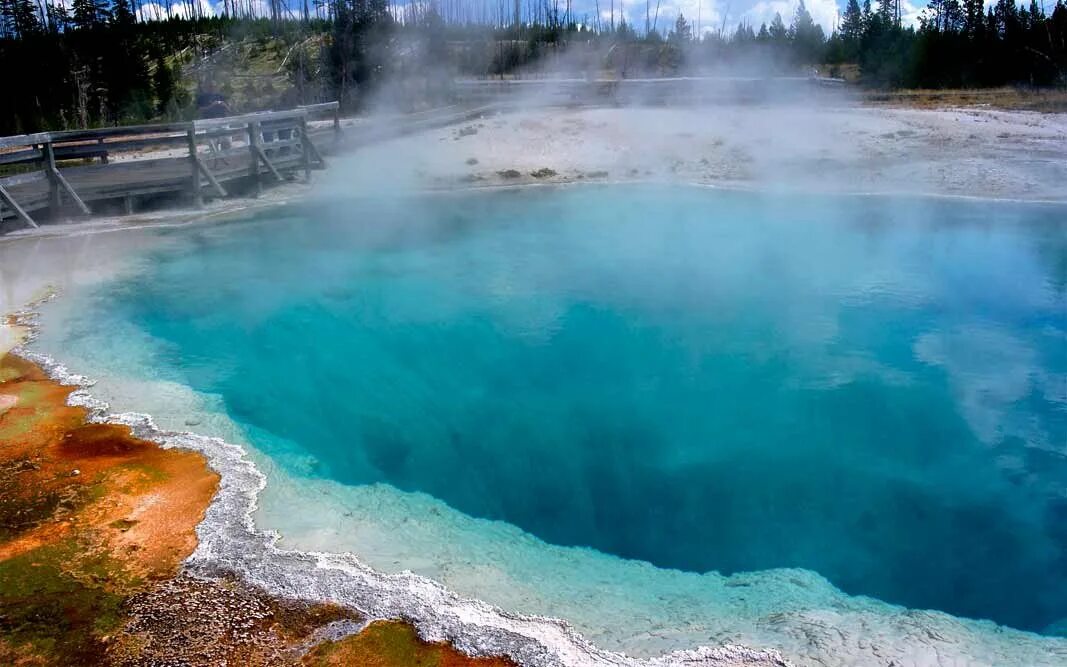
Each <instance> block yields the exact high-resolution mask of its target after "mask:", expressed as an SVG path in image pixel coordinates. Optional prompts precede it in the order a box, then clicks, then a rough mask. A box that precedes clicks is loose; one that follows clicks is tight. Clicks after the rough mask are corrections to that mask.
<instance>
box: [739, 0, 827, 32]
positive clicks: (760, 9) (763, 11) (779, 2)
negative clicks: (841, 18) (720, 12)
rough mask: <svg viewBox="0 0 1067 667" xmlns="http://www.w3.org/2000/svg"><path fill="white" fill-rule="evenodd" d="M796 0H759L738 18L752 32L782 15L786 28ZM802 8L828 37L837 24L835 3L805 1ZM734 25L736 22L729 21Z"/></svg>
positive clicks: (793, 11) (795, 9)
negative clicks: (748, 25) (750, 27)
mask: <svg viewBox="0 0 1067 667" xmlns="http://www.w3.org/2000/svg"><path fill="white" fill-rule="evenodd" d="M797 4H798V2H797V1H796V0H760V1H759V2H757V3H756V4H755V5H753V6H752V8H751V9H749V10H747V11H744V12H742V13H741V15H740V18H739V19H738V20H741V19H742V18H743V19H744V20H745V22H746V23H748V24H750V25H751V26H752V28H753V29H754V30H757V31H758V30H759V27H760V25H761V24H763V23H766V24H767V25H770V24H771V21H773V20H774V15H775V14H781V15H782V21H784V22H785V24H786V25H787V26H788V25H789V24H790V23H792V22H793V14H795V13H796V11H797ZM804 6H805V7H807V9H808V12H809V13H810V14H811V18H812V20H814V21H815V22H816V23H817V24H819V25H820V26H822V29H823V31H824V32H825V33H826V34H827V36H829V34H830V33H831V32H833V29H834V26H835V25H836V24H837V15H838V9H837V2H835V0H806V1H805V3H804ZM731 23H734V24H736V23H737V21H731Z"/></svg>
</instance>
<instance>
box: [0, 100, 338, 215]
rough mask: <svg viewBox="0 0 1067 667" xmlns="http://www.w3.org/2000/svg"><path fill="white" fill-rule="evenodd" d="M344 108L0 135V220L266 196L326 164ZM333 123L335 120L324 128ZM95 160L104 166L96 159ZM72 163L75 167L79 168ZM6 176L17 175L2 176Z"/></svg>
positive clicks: (319, 106) (322, 107)
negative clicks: (96, 206) (234, 190)
mask: <svg viewBox="0 0 1067 667" xmlns="http://www.w3.org/2000/svg"><path fill="white" fill-rule="evenodd" d="M338 114H339V107H338V103H337V102H327V103H324V104H314V105H309V106H303V107H298V108H296V109H293V110H290V111H269V112H262V113H253V114H245V115H242V116H232V117H228V118H214V119H208V120H197V121H192V122H187V123H166V124H158V125H136V126H127V127H110V128H100V129H95V130H72V131H65V132H40V133H37V134H24V135H19V136H14V137H0V223H3V221H4V220H5V219H6V218H18V219H20V220H21V221H22V222H23V223H25V224H27V225H29V226H31V227H36V226H37V222H36V221H35V220H34V218H33V217H32V216H31V213H33V212H35V211H38V210H42V209H48V210H49V211H50V212H51V213H52V214H53V215H56V214H58V213H59V212H60V211H61V210H63V209H64V207H65V205H68V204H69V205H70V206H72V207H73V208H75V209H76V210H77V211H78V212H80V213H82V214H85V215H88V214H89V213H90V212H91V209H90V204H92V203H94V202H103V201H108V200H114V201H122V202H124V204H125V210H126V212H127V213H131V212H132V211H133V208H134V204H135V201H136V199H137V198H138V197H145V196H150V195H158V194H166V193H171V194H174V193H178V194H182V193H188V195H189V196H190V197H191V199H192V201H193V203H194V204H196V205H200V204H202V203H203V200H204V198H205V197H206V196H219V197H224V196H226V195H227V189H226V184H227V183H229V182H233V181H241V182H243V183H244V184H248V185H250V186H251V189H252V192H253V193H254V194H258V193H259V192H260V190H261V188H262V179H263V178H265V177H269V178H270V179H272V180H275V181H281V180H283V179H284V176H283V174H285V173H287V172H292V171H303V173H304V176H305V178H310V174H311V170H312V169H318V168H323V167H325V161H324V160H323V158H322V153H323V152H324V151H326V150H328V149H331V148H333V147H334V146H335V145H336V144H337V143H338V141H339V139H340V119H339V117H338ZM322 117H332V120H333V122H332V123H329V122H326V123H323V122H316V119H317V118H322ZM94 161H98V162H97V163H94ZM72 163H73V164H72ZM5 171H15V172H18V173H14V174H12V175H10V176H6V177H5V176H3V174H4V172H5Z"/></svg>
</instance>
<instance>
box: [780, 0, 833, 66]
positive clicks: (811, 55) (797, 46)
mask: <svg viewBox="0 0 1067 667" xmlns="http://www.w3.org/2000/svg"><path fill="white" fill-rule="evenodd" d="M789 34H790V37H792V39H793V49H794V51H795V52H796V56H797V59H798V60H799V61H800V62H802V63H804V64H808V65H810V64H813V63H814V62H815V61H816V60H817V59H818V55H819V52H820V51H821V50H822V46H823V42H825V41H826V35H825V34H824V33H823V31H822V26H819V25H816V24H815V21H814V20H813V19H812V18H811V13H809V12H808V8H807V7H805V6H804V0H800V2H799V3H797V10H796V13H795V14H793V24H792V25H791V26H790V28H789Z"/></svg>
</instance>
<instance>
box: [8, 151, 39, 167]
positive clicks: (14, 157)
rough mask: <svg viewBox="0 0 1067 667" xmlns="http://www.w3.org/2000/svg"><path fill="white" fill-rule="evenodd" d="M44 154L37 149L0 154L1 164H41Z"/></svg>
mask: <svg viewBox="0 0 1067 667" xmlns="http://www.w3.org/2000/svg"><path fill="white" fill-rule="evenodd" d="M43 159H44V153H42V152H41V151H40V150H38V149H36V148H27V149H25V150H21V151H13V152H11V153H0V164H19V163H20V162H40V161H41V160H43Z"/></svg>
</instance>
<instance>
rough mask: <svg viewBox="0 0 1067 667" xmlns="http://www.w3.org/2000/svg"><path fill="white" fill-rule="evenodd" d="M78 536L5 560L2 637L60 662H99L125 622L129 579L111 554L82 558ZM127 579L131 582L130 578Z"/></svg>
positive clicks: (0, 575) (0, 568)
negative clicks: (120, 585)
mask: <svg viewBox="0 0 1067 667" xmlns="http://www.w3.org/2000/svg"><path fill="white" fill-rule="evenodd" d="M82 552H83V548H82V547H81V546H80V545H79V543H78V540H77V538H70V539H67V540H64V541H62V542H58V543H56V544H50V545H47V546H43V547H39V548H37V549H33V550H32V551H29V552H27V553H25V554H22V555H19V556H15V557H13V558H9V559H7V560H6V561H3V562H0V582H3V585H2V586H0V636H3V637H4V638H5V639H6V641H7V642H9V643H10V644H11V645H13V646H19V647H21V648H22V649H23V650H28V651H30V652H32V653H33V654H35V655H37V656H39V657H42V658H45V659H47V660H49V661H52V662H55V663H56V664H70V665H75V664H79V665H90V664H100V663H101V662H103V659H104V652H105V645H104V642H103V641H102V640H101V638H102V637H103V636H104V635H106V634H109V633H111V632H113V631H114V630H115V629H116V628H118V627H119V625H120V624H121V622H122V603H123V599H124V598H123V596H122V595H120V594H118V593H116V592H114V591H113V590H111V588H112V586H111V584H112V583H113V582H115V581H121V580H122V579H123V578H124V577H123V574H122V569H121V568H120V567H118V566H117V564H116V563H114V562H113V561H112V560H111V559H110V558H109V557H107V556H89V557H81V558H78V557H77V555H78V554H79V553H82ZM127 583H128V582H127Z"/></svg>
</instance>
